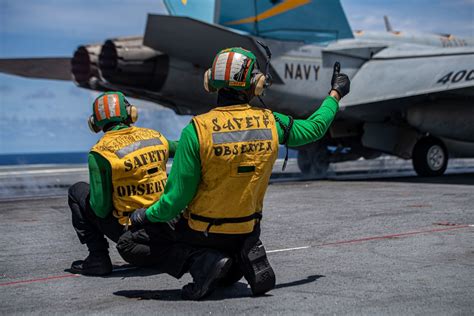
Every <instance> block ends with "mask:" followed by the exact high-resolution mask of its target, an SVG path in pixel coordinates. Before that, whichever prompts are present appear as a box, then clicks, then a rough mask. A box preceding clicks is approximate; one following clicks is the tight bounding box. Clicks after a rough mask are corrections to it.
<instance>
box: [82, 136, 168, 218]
mask: <svg viewBox="0 0 474 316" xmlns="http://www.w3.org/2000/svg"><path fill="white" fill-rule="evenodd" d="M91 151H93V152H96V153H98V154H100V155H101V156H102V157H104V158H105V159H107V161H108V162H109V163H110V166H111V169H112V186H113V193H112V202H113V205H114V208H115V210H114V212H113V215H114V216H115V217H117V218H118V220H119V222H120V224H122V225H130V220H129V215H130V214H131V212H133V211H134V210H135V209H138V208H146V207H148V206H150V205H152V204H153V203H154V202H156V201H158V200H159V198H160V196H161V194H162V193H163V191H164V187H165V184H166V179H167V175H166V162H167V161H168V155H169V147H168V141H167V140H166V138H165V137H163V135H161V134H160V133H159V132H157V131H154V130H151V129H147V128H139V127H130V128H125V129H121V130H117V131H109V132H106V133H105V134H104V136H103V137H102V138H101V139H100V140H99V141H98V142H97V144H96V145H95V146H94V147H93V148H92V149H91Z"/></svg>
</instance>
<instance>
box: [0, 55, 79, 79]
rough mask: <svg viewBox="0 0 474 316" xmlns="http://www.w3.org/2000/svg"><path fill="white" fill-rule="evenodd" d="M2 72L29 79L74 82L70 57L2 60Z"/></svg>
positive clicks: (0, 66) (0, 64)
mask: <svg viewBox="0 0 474 316" xmlns="http://www.w3.org/2000/svg"><path fill="white" fill-rule="evenodd" d="M0 72H2V73H7V74H11V75H16V76H21V77H28V78H41V79H52V80H72V75H71V58H69V57H51V58H15V59H0Z"/></svg>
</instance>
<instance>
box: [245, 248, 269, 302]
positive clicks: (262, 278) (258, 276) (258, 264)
mask: <svg viewBox="0 0 474 316" xmlns="http://www.w3.org/2000/svg"><path fill="white" fill-rule="evenodd" d="M240 260H241V263H242V270H243V273H244V277H245V279H246V280H247V282H248V283H249V285H250V288H251V289H252V294H253V295H262V294H265V293H266V292H268V291H270V290H271V289H273V288H274V287H275V282H276V280H275V272H274V271H273V269H272V267H271V265H270V263H269V262H268V258H267V253H266V252H265V247H263V244H262V242H261V241H260V240H257V242H256V243H250V244H248V243H245V244H244V247H243V248H242V250H241V252H240Z"/></svg>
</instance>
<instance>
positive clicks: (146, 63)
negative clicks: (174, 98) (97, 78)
mask: <svg viewBox="0 0 474 316" xmlns="http://www.w3.org/2000/svg"><path fill="white" fill-rule="evenodd" d="M168 67H169V58H168V55H166V54H163V53H161V52H159V51H156V50H154V49H152V48H149V47H147V46H144V45H143V37H128V38H118V39H110V40H107V41H106V42H105V43H104V45H103V46H102V49H101V52H100V55H99V70H100V74H101V76H102V78H104V79H105V80H107V81H108V82H110V83H112V84H116V85H122V86H128V87H136V88H146V89H149V90H152V91H158V90H160V88H161V87H162V85H163V83H164V81H165V79H166V77H167V74H168Z"/></svg>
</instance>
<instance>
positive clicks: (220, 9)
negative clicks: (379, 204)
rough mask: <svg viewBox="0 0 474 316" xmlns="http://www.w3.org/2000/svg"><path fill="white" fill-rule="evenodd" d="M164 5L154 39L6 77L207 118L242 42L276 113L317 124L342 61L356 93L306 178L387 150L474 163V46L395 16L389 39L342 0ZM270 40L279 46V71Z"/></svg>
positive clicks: (436, 171) (42, 62)
mask: <svg viewBox="0 0 474 316" xmlns="http://www.w3.org/2000/svg"><path fill="white" fill-rule="evenodd" d="M164 2H165V4H166V6H167V8H168V11H169V12H170V15H156V14H149V15H148V19H147V23H146V29H145V33H144V35H143V36H138V37H127V38H123V37H122V38H121V37H118V38H114V39H108V40H105V42H104V43H103V44H90V45H83V46H79V47H78V49H77V50H76V51H75V52H74V56H73V57H72V58H42V59H16V60H12V59H7V60H5V59H4V60H2V61H0V71H2V72H5V73H10V74H16V75H20V76H26V77H33V78H49V79H59V80H74V82H75V83H76V84H77V85H78V86H79V87H81V88H85V89H92V90H98V91H104V90H121V91H123V92H124V93H125V94H127V95H130V96H132V97H135V98H138V99H143V100H149V101H153V102H156V103H159V104H161V105H164V106H166V107H169V108H171V109H173V110H174V111H175V112H176V113H178V114H199V113H202V112H206V111H208V110H209V109H210V108H211V106H212V104H214V101H215V96H213V95H209V94H207V93H206V92H205V91H204V89H203V85H202V84H203V74H204V72H205V71H206V69H207V68H209V67H210V65H211V63H212V59H213V57H214V56H215V54H216V53H217V52H218V51H219V50H220V49H222V48H225V47H232V46H240V47H244V48H246V49H248V50H251V51H253V52H254V53H255V54H256V56H257V58H258V60H259V65H260V68H262V70H263V68H267V69H268V73H269V75H271V77H272V78H273V85H272V86H271V87H270V88H269V89H267V91H266V95H265V96H264V101H265V104H266V106H268V107H269V108H270V109H272V110H274V111H279V112H282V113H286V114H290V115H292V116H294V117H295V118H305V117H307V116H308V115H310V114H311V113H312V112H313V111H314V110H315V107H316V106H317V104H320V102H321V101H322V100H323V99H324V98H325V97H326V96H327V94H328V87H329V82H330V77H331V74H332V71H333V65H334V63H335V62H336V61H338V62H340V64H341V66H342V72H344V73H346V74H348V75H349V77H350V78H351V81H352V87H351V93H350V94H349V95H348V96H347V97H346V98H344V99H343V100H342V101H341V111H340V112H339V113H338V116H337V118H336V120H335V122H334V123H333V125H332V126H331V128H330V131H329V133H328V134H327V137H326V138H324V139H323V140H321V141H320V142H317V143H314V144H310V145H307V146H304V147H301V148H297V149H298V166H299V167H300V169H301V171H302V172H304V173H306V174H310V175H319V174H321V173H324V172H325V171H326V170H327V168H328V165H329V163H333V162H340V161H347V160H355V159H360V158H361V157H363V158H366V159H371V158H376V157H378V156H379V155H381V154H382V153H386V154H390V155H395V156H398V157H401V158H404V159H412V161H413V166H414V169H415V170H416V172H417V173H418V174H419V175H423V176H434V175H441V174H443V173H444V171H445V170H446V166H447V162H448V157H474V47H473V46H474V40H472V39H460V38H457V37H454V36H453V35H446V34H441V35H437V34H409V33H404V32H400V31H393V29H392V27H391V26H390V23H389V22H388V19H386V26H387V32H380V33H374V32H364V31H356V32H353V31H352V29H351V28H350V26H349V23H348V20H347V18H346V15H345V13H344V10H343V8H342V6H341V4H340V1H339V0H258V1H257V0H240V1H232V0H220V1H219V0H217V1H211V4H213V5H210V6H209V7H206V8H203V2H202V1H195V0H194V1H193V0H187V1H185V0H164ZM208 2H209V1H208ZM203 10H204V11H206V10H207V11H206V12H205V14H203V13H202V12H203ZM209 10H210V11H209ZM258 41H261V42H264V43H266V45H267V46H268V47H269V48H270V49H271V53H272V59H271V62H270V63H269V64H268V67H264V65H266V63H267V61H268V58H269V55H268V54H267V52H266V51H265V49H263V48H262V46H260V45H259V44H258ZM254 102H255V105H258V106H261V104H260V103H259V101H258V100H255V101H254Z"/></svg>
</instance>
